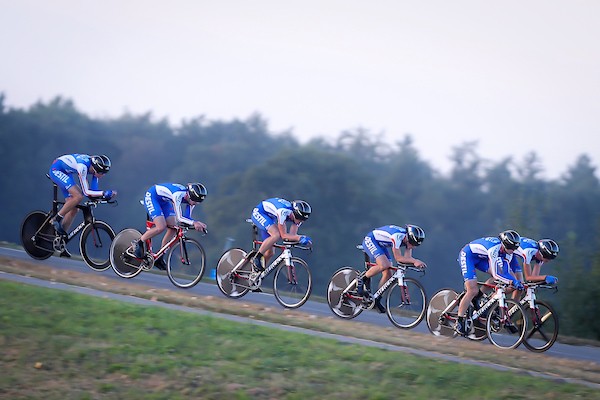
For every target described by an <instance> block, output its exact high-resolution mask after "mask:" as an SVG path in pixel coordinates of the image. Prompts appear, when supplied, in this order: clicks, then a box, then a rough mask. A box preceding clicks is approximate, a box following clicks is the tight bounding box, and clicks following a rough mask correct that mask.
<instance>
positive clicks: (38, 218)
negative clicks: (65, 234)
mask: <svg viewBox="0 0 600 400" xmlns="http://www.w3.org/2000/svg"><path fill="white" fill-rule="evenodd" d="M47 217H48V214H46V213H45V212H43V211H33V212H31V213H29V215H27V217H25V220H23V224H22V225H21V243H22V244H23V249H25V251H26V252H27V254H29V256H31V257H32V258H35V259H36V260H45V259H47V258H48V257H50V256H52V254H54V247H53V245H52V241H53V240H54V237H55V236H56V235H55V232H54V228H53V227H52V225H50V224H46V225H45V226H44V227H43V228H42V229H41V230H40V232H39V233H38V234H37V235H36V232H38V230H39V229H40V227H41V226H42V224H44V222H46V218H47Z"/></svg>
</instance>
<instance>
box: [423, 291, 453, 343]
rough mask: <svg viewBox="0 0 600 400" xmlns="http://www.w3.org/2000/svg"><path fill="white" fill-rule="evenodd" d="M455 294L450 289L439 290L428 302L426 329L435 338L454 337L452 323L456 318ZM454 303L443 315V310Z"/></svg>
mask: <svg viewBox="0 0 600 400" xmlns="http://www.w3.org/2000/svg"><path fill="white" fill-rule="evenodd" d="M457 296H458V293H456V292H455V291H454V290H452V289H440V290H438V291H437V292H436V293H435V294H434V295H433V296H431V300H429V305H428V306H427V313H426V315H427V318H426V321H427V328H429V332H431V333H432V334H434V335H435V336H449V337H454V336H456V332H455V331H454V323H455V322H456V318H457V312H458V310H457V308H458V302H456V297H457ZM453 302H456V305H455V306H454V307H453V308H452V309H450V310H448V311H447V312H446V313H444V310H445V309H446V308H448V306H449V305H450V304H452V303H453Z"/></svg>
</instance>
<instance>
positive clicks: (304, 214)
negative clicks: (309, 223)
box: [292, 200, 312, 221]
mask: <svg viewBox="0 0 600 400" xmlns="http://www.w3.org/2000/svg"><path fill="white" fill-rule="evenodd" d="M292 210H294V217H296V219H299V220H300V221H306V220H307V219H308V217H309V216H310V213H311V212H312V209H311V208H310V205H309V204H308V203H307V202H305V201H304V200H294V201H292Z"/></svg>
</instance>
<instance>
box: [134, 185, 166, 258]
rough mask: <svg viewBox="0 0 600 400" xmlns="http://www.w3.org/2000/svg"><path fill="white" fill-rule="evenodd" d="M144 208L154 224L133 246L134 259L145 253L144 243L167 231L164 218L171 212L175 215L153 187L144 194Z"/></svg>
mask: <svg viewBox="0 0 600 400" xmlns="http://www.w3.org/2000/svg"><path fill="white" fill-rule="evenodd" d="M144 206H145V207H146V213H147V215H148V218H150V220H151V221H152V222H153V223H154V226H153V227H152V228H150V229H147V230H146V231H145V232H144V233H143V234H142V236H141V237H140V238H139V240H138V241H137V243H135V244H134V252H135V254H136V257H139V258H141V257H143V256H144V255H145V253H146V250H147V249H146V244H145V243H146V241H147V240H152V238H153V237H155V236H157V235H159V234H161V233H162V232H164V231H165V229H167V220H166V217H168V216H169V214H170V213H171V212H173V215H175V213H174V211H173V205H172V204H171V202H169V201H165V200H163V199H162V198H161V197H160V196H158V195H157V194H156V188H155V187H154V186H152V187H151V188H150V189H148V191H147V192H146V194H145V196H144Z"/></svg>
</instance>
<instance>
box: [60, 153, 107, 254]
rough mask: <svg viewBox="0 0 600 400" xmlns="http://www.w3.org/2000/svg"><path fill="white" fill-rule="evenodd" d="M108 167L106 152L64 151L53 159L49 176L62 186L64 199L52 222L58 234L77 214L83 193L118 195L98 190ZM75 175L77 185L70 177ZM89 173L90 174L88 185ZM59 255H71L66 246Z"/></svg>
mask: <svg viewBox="0 0 600 400" xmlns="http://www.w3.org/2000/svg"><path fill="white" fill-rule="evenodd" d="M110 167H111V162H110V159H109V158H108V156H105V155H94V156H89V155H87V154H66V155H63V156H60V157H58V158H57V159H55V160H54V162H52V165H51V166H50V179H51V180H52V182H54V183H55V184H56V185H57V186H58V187H59V188H60V189H61V191H62V193H63V196H64V198H65V204H64V205H63V206H62V207H61V209H60V210H59V211H58V213H57V214H56V217H55V218H54V219H53V221H52V225H53V226H54V229H55V230H56V233H57V234H59V235H66V234H67V232H66V231H67V230H68V229H69V227H70V226H71V224H72V223H73V220H74V219H75V216H76V215H77V211H78V209H77V205H78V204H79V203H80V202H81V200H83V196H84V195H85V196H87V197H88V198H98V197H101V198H104V199H107V200H110V199H111V198H113V197H115V196H116V195H117V191H116V190H105V191H102V190H99V189H98V180H99V178H100V177H101V176H103V175H104V174H106V173H107V172H108V171H109V170H110ZM75 174H77V176H78V178H79V185H80V186H77V183H76V182H75V179H74V178H73V175H75ZM88 174H91V175H92V178H91V182H90V184H89V185H88ZM61 256H63V257H70V256H71V255H70V254H69V252H68V251H67V250H66V249H65V251H64V252H62V253H61Z"/></svg>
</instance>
